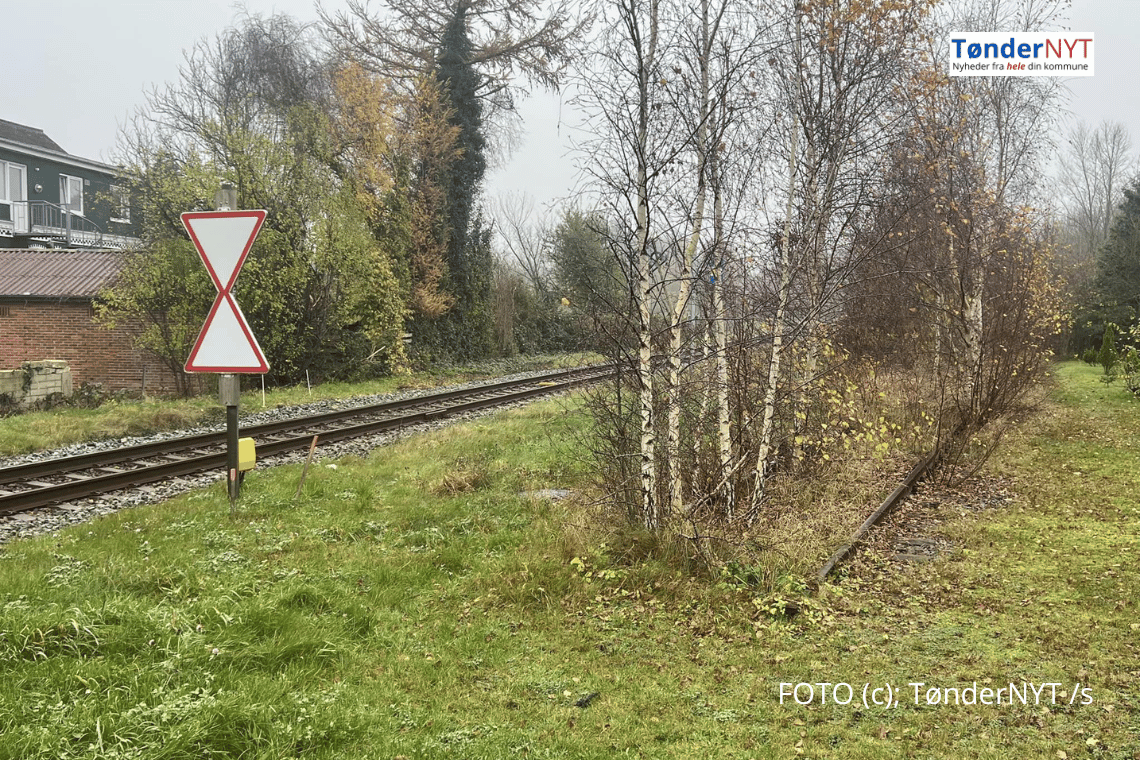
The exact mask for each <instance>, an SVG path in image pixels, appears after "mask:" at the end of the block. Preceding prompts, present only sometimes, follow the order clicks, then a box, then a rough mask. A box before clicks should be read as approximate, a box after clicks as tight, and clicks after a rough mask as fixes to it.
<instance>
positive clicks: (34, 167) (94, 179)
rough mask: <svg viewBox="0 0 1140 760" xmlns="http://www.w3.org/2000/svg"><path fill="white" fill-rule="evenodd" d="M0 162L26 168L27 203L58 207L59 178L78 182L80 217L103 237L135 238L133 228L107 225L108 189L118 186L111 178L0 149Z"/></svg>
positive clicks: (104, 173)
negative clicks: (66, 177) (40, 202)
mask: <svg viewBox="0 0 1140 760" xmlns="http://www.w3.org/2000/svg"><path fill="white" fill-rule="evenodd" d="M0 161H12V162H15V163H17V164H23V165H24V166H26V167H27V178H28V187H27V193H28V200H29V201H47V202H48V203H54V204H56V205H58V204H59V177H60V175H61V174H66V175H68V176H71V177H79V178H81V179H82V180H83V216H84V217H86V218H87V219H90V220H91V221H92V222H94V223H95V224H97V225H99V228H100V229H101V230H103V232H105V233H108V234H111V235H125V236H134V235H135V234H136V232H135V228H134V225H133V224H123V223H120V222H112V221H111V195H110V193H111V185H112V184H113V183H114V184H118V183H115V182H114V179H115V178H114V176H113V175H112V174H109V173H107V172H100V171H97V170H95V169H91V168H88V167H85V166H74V165H72V164H68V163H65V162H63V161H55V160H52V159H50V158H42V157H39V156H30V155H26V154H23V153H20V152H19V151H15V150H12V149H11V148H4V147H2V146H0ZM36 185H39V186H40V190H38V191H37V190H36ZM5 218H7V217H5Z"/></svg>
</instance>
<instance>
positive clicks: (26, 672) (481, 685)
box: [0, 365, 1140, 760]
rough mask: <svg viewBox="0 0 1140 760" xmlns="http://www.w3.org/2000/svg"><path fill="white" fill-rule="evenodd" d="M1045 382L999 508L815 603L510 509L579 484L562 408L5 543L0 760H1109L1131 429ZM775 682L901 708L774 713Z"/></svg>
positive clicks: (1064, 383)
mask: <svg viewBox="0 0 1140 760" xmlns="http://www.w3.org/2000/svg"><path fill="white" fill-rule="evenodd" d="M1058 374H1059V376H1060V378H1059V379H1060V383H1061V391H1059V392H1058V393H1057V396H1056V400H1055V401H1054V402H1051V403H1050V404H1049V405H1048V406H1047V407H1046V409H1044V410H1043V411H1042V412H1041V413H1040V414H1039V415H1038V416H1036V417H1035V418H1034V419H1033V420H1030V421H1028V422H1027V423H1026V424H1025V425H1024V426H1023V428H1022V429H1021V430H1020V432H1018V433H1017V434H1016V435H1012V436H1010V437H1009V439H1008V440H1007V444H1006V448H1005V449H1004V450H1003V451H1002V452H1001V453H999V455H998V456H996V457H995V458H994V459H993V461H992V462H991V463H990V465H989V467H988V471H987V473H986V474H985V476H984V477H987V478H998V477H1000V478H1004V479H1005V482H1012V483H1013V485H1012V486H1011V490H1012V491H1013V492H1014V493H1015V494H1016V499H1015V500H1014V501H1013V502H1012V504H1011V505H1009V506H1007V507H1004V508H1002V509H989V510H976V511H975V510H962V512H963V514H958V513H955V514H953V515H950V516H949V518H950V519H949V520H948V522H947V523H946V524H945V530H946V532H947V534H948V535H949V536H950V537H952V538H953V539H954V541H955V542H956V548H955V549H953V550H951V551H950V552H949V553H948V554H946V555H944V556H943V557H942V558H941V559H940V560H939V561H937V562H935V563H932V564H930V565H923V566H918V567H914V568H909V569H905V570H903V571H896V572H886V571H885V570H883V569H882V568H879V567H878V566H877V565H876V562H875V559H874V558H873V557H869V556H864V557H863V558H862V559H861V560H860V563H859V564H858V565H857V566H856V567H855V568H853V569H852V570H851V571H850V573H849V575H848V577H847V578H846V579H845V580H844V581H843V582H842V583H841V584H839V585H837V586H829V587H825V588H824V589H822V590H821V591H820V593H819V594H818V595H816V596H805V595H804V594H802V593H801V592H800V591H798V588H799V584H798V583H796V582H795V581H794V580H786V582H785V587H784V588H775V589H768V590H765V591H763V592H761V591H759V590H757V589H749V588H747V587H746V586H744V585H742V584H739V583H737V582H734V581H731V579H727V580H717V579H707V578H704V579H702V578H693V577H689V576H686V575H684V574H682V573H679V572H677V571H675V570H672V569H670V568H669V567H668V566H666V565H665V564H663V563H662V562H661V561H653V560H649V561H646V562H644V563H642V564H637V565H622V564H619V563H617V562H615V561H614V559H613V557H611V551H610V550H609V549H608V548H607V546H606V543H607V542H610V541H613V540H614V536H613V535H612V534H611V532H610V531H609V530H608V529H607V528H606V527H605V526H604V525H599V524H598V523H597V522H595V521H593V519H592V518H591V517H589V516H588V514H587V510H586V509H585V507H583V506H582V505H580V504H571V505H564V504H550V503H547V502H542V501H534V500H532V499H530V498H527V497H525V496H521V495H520V493H521V492H524V491H528V490H531V489H535V488H547V487H572V488H573V487H581V485H580V484H581V479H582V477H583V473H582V470H581V467H580V466H579V464H578V463H577V459H576V455H575V445H574V441H575V440H576V437H577V435H578V434H579V432H580V431H581V429H582V427H583V422H582V421H581V420H580V419H579V418H578V417H576V416H575V415H573V414H571V413H567V412H566V411H565V410H564V409H563V407H562V405H560V404H559V403H558V402H547V403H543V404H538V405H534V406H531V407H528V408H526V409H524V410H516V411H512V412H508V413H502V414H499V415H497V416H495V417H491V418H487V419H485V420H482V421H479V422H477V423H471V424H465V425H461V426H455V427H452V428H449V429H448V430H446V431H444V432H441V433H437V434H433V435H431V436H422V437H417V438H414V439H410V440H408V441H406V442H404V443H402V444H400V445H397V446H394V447H390V448H386V449H384V450H382V451H378V452H376V453H374V454H373V455H372V456H371V457H369V458H368V459H349V460H342V461H339V462H336V463H335V464H336V469H332V468H330V467H328V466H326V465H328V464H331V463H328V462H324V463H320V465H319V466H317V467H315V469H313V470H312V471H310V473H309V477H308V479H307V480H306V483H305V487H304V492H303V494H302V497H301V498H300V499H298V500H296V501H294V499H293V492H294V490H295V488H296V484H297V480H298V478H299V475H300V468H299V467H287V468H281V469H277V470H274V471H271V472H268V471H267V472H255V473H253V474H251V475H250V477H249V478H248V479H247V481H246V485H245V490H244V494H243V498H242V500H241V502H240V504H239V508H238V512H237V517H236V518H235V519H230V518H229V517H228V510H229V506H228V503H227V502H226V500H225V497H224V493H223V491H222V489H221V487H220V486H219V487H217V488H215V489H212V490H209V491H204V492H198V493H194V494H189V495H186V496H184V497H181V498H179V499H175V500H173V501H171V502H168V503H166V504H162V505H155V506H151V507H141V508H138V509H135V510H131V511H129V512H124V513H119V514H117V515H115V516H112V517H109V518H106V519H102V520H99V521H97V522H95V523H92V524H90V525H87V526H81V527H77V528H74V529H70V530H68V531H65V532H63V533H61V534H60V535H58V536H49V537H42V538H39V539H36V540H31V541H21V542H17V543H13V544H10V545H9V546H8V547H6V549H5V550H4V551H3V553H2V554H0V758H21V759H24V758H120V757H123V758H132V757H140V758H202V757H242V758H280V757H297V756H302V757H306V758H334V757H335V758H386V759H387V758H396V757H401V756H402V757H405V758H506V757H536V758H539V757H564V758H614V757H650V758H712V757H715V758H788V757H810V758H842V759H851V760H854V759H857V758H896V757H910V758H995V759H997V758H1001V759H1002V760H1008V759H1009V758H1058V757H1062V756H1064V757H1069V758H1077V757H1081V758H1083V757H1097V758H1111V759H1113V760H1125V759H1126V758H1135V757H1137V753H1140V740H1138V738H1137V737H1140V697H1138V696H1137V692H1136V688H1135V684H1136V683H1137V681H1138V679H1140V664H1138V663H1140V656H1138V652H1137V647H1138V644H1137V642H1138V641H1140V632H1138V630H1137V629H1136V628H1134V627H1133V626H1135V625H1136V624H1137V621H1138V620H1140V616H1138V615H1137V608H1136V604H1137V600H1136V593H1135V589H1136V588H1137V585H1138V584H1137V582H1138V580H1140V578H1138V577H1137V576H1138V573H1140V571H1138V570H1137V567H1136V562H1135V559H1136V556H1137V540H1138V536H1140V528H1138V524H1140V520H1138V519H1137V518H1138V517H1140V515H1138V514H1137V507H1136V503H1135V500H1134V499H1133V498H1132V497H1131V495H1130V494H1131V493H1135V492H1136V485H1137V483H1136V481H1135V475H1134V474H1133V473H1134V472H1135V468H1134V467H1132V466H1131V464H1130V463H1131V462H1133V461H1134V460H1135V455H1136V453H1137V452H1136V449H1135V447H1134V444H1135V441H1136V434H1137V432H1138V431H1140V408H1138V407H1137V405H1136V403H1135V402H1133V401H1132V400H1130V399H1129V398H1128V397H1127V395H1126V394H1124V392H1123V391H1121V390H1119V389H1117V388H1104V387H1103V386H1102V385H1100V384H1099V382H1098V381H1097V379H1096V376H1095V373H1093V372H1091V371H1090V370H1086V368H1084V367H1080V366H1077V365H1064V366H1062V367H1061V368H1060V370H1059V373H1058ZM1078 472H1079V473H1080V474H1079V475H1078V474H1076V473H1078ZM983 482H985V481H983ZM796 606H798V607H799V609H800V612H799V613H798V615H796V616H795V617H793V618H792V619H791V620H787V619H786V613H787V611H788V610H789V609H794V608H795V607H796ZM799 681H803V682H810V683H816V682H846V683H849V684H851V685H852V686H853V687H854V688H855V690H856V698H855V701H856V702H857V701H858V700H859V696H858V692H859V691H861V689H862V687H863V684H865V683H870V684H873V685H884V684H888V683H889V684H891V685H892V686H893V687H895V688H900V689H903V690H905V691H904V692H903V693H902V694H901V695H900V696H901V699H900V702H899V705H898V706H897V707H894V708H884V707H876V706H871V707H869V708H865V707H863V706H862V705H861V704H860V705H857V704H856V703H855V702H852V704H850V705H836V704H831V703H829V704H826V705H822V704H819V698H818V695H819V690H818V687H817V689H816V695H817V698H816V702H815V703H814V704H812V705H810V706H798V705H795V704H792V703H785V704H780V699H779V693H780V683H781V682H793V683H795V682H799ZM918 681H921V682H924V683H925V684H926V685H927V686H926V687H924V688H929V687H931V686H938V687H959V688H960V687H964V686H969V685H970V684H972V683H973V682H975V681H977V682H978V685H979V687H987V686H988V687H990V688H994V689H996V688H999V687H1003V686H1006V685H1007V684H1008V683H1009V682H1011V681H1012V682H1015V683H1020V682H1022V681H1030V682H1035V683H1041V682H1050V681H1056V682H1062V683H1063V684H1064V686H1063V687H1059V688H1058V704H1056V705H1053V704H1049V705H1048V706H1046V705H1030V706H1022V705H1020V704H1017V705H1013V706H1010V705H1004V704H1003V705H1001V706H977V705H975V706H965V705H937V706H932V705H926V704H919V705H916V704H914V699H913V688H912V687H908V686H907V684H908V683H910V682H918ZM1078 681H1079V682H1080V683H1081V684H1082V687H1088V688H1090V689H1091V691H1090V692H1089V693H1090V694H1091V696H1092V698H1093V703H1092V704H1091V705H1080V704H1076V705H1073V706H1070V705H1068V704H1067V702H1068V699H1069V692H1070V691H1071V690H1072V686H1073V684H1074V683H1076V682H1078ZM1061 691H1064V692H1065V695H1064V696H1063V697H1062V696H1061V695H1060V692H1061ZM802 693H803V692H801V694H802ZM593 694H596V695H597V696H596V697H594V698H593V699H592V700H590V701H589V704H588V705H586V706H584V707H579V706H576V704H577V703H579V701H581V700H583V699H584V698H586V697H588V696H589V695H593ZM844 696H845V695H844ZM920 701H923V700H920ZM786 702H787V701H786ZM1078 702H1079V700H1078ZM1061 753H1064V755H1062V754H1061Z"/></svg>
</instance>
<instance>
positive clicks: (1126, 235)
mask: <svg viewBox="0 0 1140 760" xmlns="http://www.w3.org/2000/svg"><path fill="white" fill-rule="evenodd" d="M1096 288H1097V291H1098V293H1099V295H1100V297H1101V299H1102V302H1103V303H1104V305H1105V307H1106V309H1109V310H1111V315H1110V320H1111V321H1113V322H1115V323H1116V324H1117V325H1119V326H1120V327H1125V326H1126V325H1128V326H1131V325H1133V324H1135V323H1136V320H1137V316H1138V315H1140V178H1138V179H1135V180H1133V182H1132V185H1131V187H1128V188H1126V189H1125V190H1124V201H1123V202H1122V203H1121V204H1120V207H1119V210H1118V212H1117V215H1116V221H1115V222H1113V225H1112V229H1111V231H1110V232H1109V236H1108V240H1107V242H1105V244H1104V246H1103V247H1102V248H1101V249H1100V255H1099V256H1098V257H1097V279H1096Z"/></svg>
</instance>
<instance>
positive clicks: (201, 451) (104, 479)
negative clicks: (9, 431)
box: [0, 365, 613, 515]
mask: <svg viewBox="0 0 1140 760" xmlns="http://www.w3.org/2000/svg"><path fill="white" fill-rule="evenodd" d="M612 372H613V367H612V365H596V366H592V367H581V368H576V369H572V370H558V371H554V372H547V373H544V374H542V375H538V376H533V377H529V378H523V379H517V380H505V381H498V382H494V383H485V384H483V385H480V386H476V387H473V388H466V389H461V390H447V391H440V392H438V393H432V394H427V395H424V396H419V397H416V398H411V399H401V400H398V401H387V402H383V403H379V404H372V405H368V406H362V407H356V408H352V409H342V410H337V411H333V412H324V413H322V414H317V415H311V416H308V417H298V418H295V419H292V420H283V421H277V422H271V423H266V424H263V425H254V426H250V427H247V428H243V429H242V434H243V435H246V436H252V437H254V438H256V439H257V441H258V443H257V446H258V454H259V457H268V456H273V455H275V454H282V453H285V452H288V451H294V450H301V449H304V448H306V447H307V446H308V445H309V443H310V441H311V440H312V437H313V435H314V434H317V435H320V439H321V441H323V442H326V443H327V442H332V441H338V440H345V439H349V438H356V437H361V436H365V435H371V434H374V433H380V432H385V431H389V430H395V429H399V428H403V427H407V426H408V425H414V424H417V423H421V422H430V421H433V420H437V419H443V418H446V417H451V416H454V415H457V414H462V413H465V412H470V411H476V410H479V409H485V408H490V407H495V406H502V405H504V404H509V403H514V402H518V401H524V400H528V399H531V398H535V397H538V396H543V395H547V394H550V393H555V392H558V391H563V390H567V389H569V388H572V387H575V386H578V385H582V384H585V383H590V382H594V381H597V380H600V379H603V378H605V377H608V376H610V375H611V374H612ZM348 421H351V422H350V423H349V422H348ZM225 439H226V433H225V432H224V431H219V432H215V433H202V434H198V435H193V436H184V437H182V438H177V439H170V440H166V441H158V442H153V443H146V444H139V445H137V446H128V447H122V448H118V449H112V450H109V451H103V452H96V453H93V454H84V455H80V456H75V457H66V458H58V459H49V460H45V461H41V462H34V463H30V464H25V465H16V466H12V467H6V468H3V469H0V515H10V514H15V513H17V512H24V511H27V510H30V509H35V508H37V507H43V506H47V505H49V504H56V503H59V502H65V501H71V500H74V499H82V498H87V497H89V496H94V495H97V494H101V493H108V492H110V491H117V490H121V489H123V488H128V487H134V486H139V485H143V484H145V483H153V482H156V481H160V480H166V479H169V478H176V477H181V476H185V475H190V474H193V473H198V472H205V471H208V470H212V469H224V467H225V464H226V451H225V448H224V447H225ZM48 481H51V482H48Z"/></svg>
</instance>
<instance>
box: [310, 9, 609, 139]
mask: <svg viewBox="0 0 1140 760" xmlns="http://www.w3.org/2000/svg"><path fill="white" fill-rule="evenodd" d="M458 3H465V4H466V6H467V19H468V24H469V30H468V34H469V36H470V38H471V41H472V44H473V47H474V51H473V54H472V60H471V63H472V65H473V66H474V67H475V69H476V70H477V71H479V72H480V74H481V76H482V84H481V87H480V88H479V91H478V95H479V97H480V98H481V99H482V100H483V101H484V103H485V109H484V110H485V116H486V117H487V118H488V119H489V120H490V121H492V122H497V123H500V124H501V123H502V121H503V118H502V117H503V116H504V115H505V114H509V113H510V112H512V111H513V109H514V103H515V100H516V99H517V98H518V97H519V96H520V95H523V94H525V93H526V92H527V89H526V88H527V85H538V86H541V87H548V88H557V87H560V86H561V84H562V82H563V81H564V78H565V74H566V67H567V66H568V65H569V63H570V62H571V61H573V60H574V58H575V56H576V55H577V54H578V53H577V51H576V49H575V46H576V45H577V44H578V43H579V42H581V41H582V38H583V37H584V35H585V34H586V30H587V29H588V27H589V22H590V19H589V17H588V16H587V15H585V14H582V13H581V12H580V11H579V10H578V5H577V4H576V3H574V2H571V0H557V1H556V2H554V3H552V4H549V5H547V4H544V3H542V2H540V1H539V0H432V1H431V2H426V3H425V2H416V0H385V1H384V2H383V3H382V4H381V5H380V6H379V7H375V6H372V5H370V4H369V3H368V2H366V1H365V0H349V2H348V7H347V10H338V11H330V10H327V9H326V8H324V7H323V6H322V5H321V4H320V3H318V5H317V12H318V14H319V15H320V17H321V20H322V21H323V22H324V33H325V36H326V38H327V39H328V40H329V42H330V43H331V44H332V45H333V46H334V48H335V49H336V50H337V51H338V52H339V53H340V54H341V55H342V56H344V57H346V58H349V59H351V60H354V61H357V62H359V63H360V64H361V65H363V66H365V67H368V68H370V69H371V70H373V71H375V72H376V73H378V74H380V75H382V76H384V77H388V78H391V79H393V80H395V81H397V82H401V81H402V82H404V83H406V84H407V85H409V86H410V85H412V84H413V83H414V82H415V81H416V80H417V79H418V78H420V77H422V76H424V75H426V74H429V73H430V72H431V71H432V69H433V68H434V66H435V64H436V59H437V57H438V51H439V44H440V39H441V38H442V36H443V30H444V28H445V27H446V26H447V23H448V21H449V20H450V19H451V18H452V17H453V16H454V15H455V7H456V5H457V4H458Z"/></svg>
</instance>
